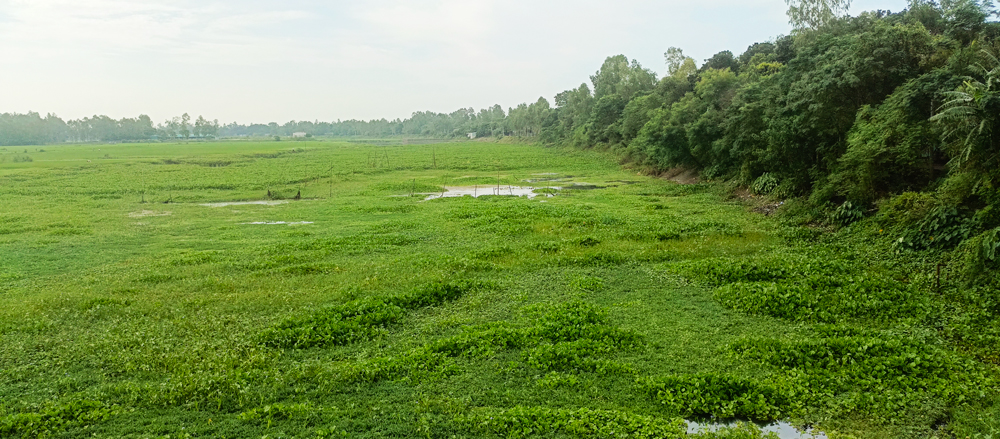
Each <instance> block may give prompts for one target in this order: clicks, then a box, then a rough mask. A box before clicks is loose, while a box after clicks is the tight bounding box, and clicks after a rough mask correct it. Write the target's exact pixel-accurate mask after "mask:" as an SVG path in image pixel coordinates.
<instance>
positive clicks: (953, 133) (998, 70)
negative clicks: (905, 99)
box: [931, 49, 1000, 171]
mask: <svg viewBox="0 0 1000 439" xmlns="http://www.w3.org/2000/svg"><path fill="white" fill-rule="evenodd" d="M981 54H982V59H983V62H982V63H979V64H976V65H974V66H972V69H973V71H974V73H976V75H977V76H979V77H980V78H981V79H982V81H980V79H978V78H974V77H971V76H970V77H966V78H965V83H964V84H963V85H962V86H961V87H959V89H958V90H955V91H951V92H947V93H945V96H947V97H948V101H947V102H945V103H944V105H942V106H941V108H940V109H939V110H938V114H935V115H934V117H932V118H931V120H932V121H934V122H941V123H943V124H945V125H947V130H946V131H945V139H946V140H950V141H951V142H952V145H953V147H954V148H956V149H957V150H956V151H955V154H953V159H952V160H953V161H954V163H953V165H954V166H953V168H954V169H959V168H974V169H978V170H985V171H996V170H997V168H998V165H1000V132H997V131H998V130H1000V60H998V58H997V55H996V52H995V51H994V50H988V49H984V50H982V52H981Z"/></svg>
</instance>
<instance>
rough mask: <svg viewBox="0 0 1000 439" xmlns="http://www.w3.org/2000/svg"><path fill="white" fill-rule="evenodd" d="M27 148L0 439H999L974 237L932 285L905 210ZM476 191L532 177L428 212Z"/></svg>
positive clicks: (481, 162)
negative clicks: (689, 433) (778, 438)
mask: <svg viewBox="0 0 1000 439" xmlns="http://www.w3.org/2000/svg"><path fill="white" fill-rule="evenodd" d="M292 145H294V146H296V147H291V146H292ZM27 153H29V154H30V155H31V156H32V158H33V161H14V160H2V161H0V199H2V200H3V207H2V210H0V394H2V395H4V398H2V399H0V436H4V437H17V438H21V437H76V436H91V435H96V436H98V437H109V436H111V437H135V438H146V437H167V436H169V437H263V436H268V437H310V438H311V437H387V436H394V437H453V436H454V437H538V436H545V437H633V438H645V437H667V438H671V437H678V438H679V437H685V430H686V427H685V426H684V423H683V419H684V418H688V419H696V420H697V419H704V418H711V417H715V418H717V419H732V418H735V419H742V420H745V421H750V420H753V421H772V420H787V421H791V422H793V423H795V424H797V425H813V426H816V427H818V428H819V429H821V430H824V431H826V432H828V433H830V434H840V435H853V436H854V437H928V436H935V435H936V436H938V437H948V436H952V435H953V436H955V437H966V436H970V437H981V438H985V437H990V436H989V435H995V434H996V433H997V432H998V431H1000V425H998V424H997V423H996V421H995V419H998V418H1000V416H998V415H1000V399H998V398H997V390H998V388H1000V383H998V382H997V378H998V375H997V372H998V369H997V365H998V359H1000V351H998V348H997V346H1000V325H998V323H997V322H998V320H997V318H996V315H997V313H1000V295H997V294H996V289H995V288H993V287H991V286H989V285H990V284H989V283H984V282H982V281H980V282H979V283H978V284H977V286H974V287H967V284H968V282H969V279H971V277H970V275H966V274H963V273H966V272H967V271H968V272H974V268H969V267H973V266H974V265H975V264H979V263H983V262H982V260H981V259H977V258H981V257H985V256H983V255H986V256H988V255H990V254H991V253H990V252H994V251H995V248H996V242H997V239H995V238H996V237H993V236H992V235H990V236H988V237H982V238H968V239H966V240H965V241H964V242H962V243H961V244H959V247H958V248H959V249H960V250H959V251H956V252H957V253H960V252H964V253H961V257H963V258H965V259H962V261H964V262H963V264H965V265H962V266H960V267H959V266H949V267H946V268H945V269H944V271H943V272H942V275H941V276H940V277H939V276H938V275H937V273H938V272H937V269H938V265H937V264H938V261H939V259H938V257H939V255H940V253H936V252H939V251H940V250H936V249H935V248H934V247H933V244H928V245H926V246H922V247H918V246H917V245H916V244H915V245H914V249H903V248H901V247H900V245H899V237H900V236H902V235H901V233H902V232H903V231H905V230H909V229H905V228H892V226H887V224H893V223H892V221H893V220H890V219H887V217H889V216H891V217H892V218H912V221H916V222H919V221H923V218H924V217H925V216H924V215H922V214H920V213H919V211H920V209H925V208H926V209H933V207H926V206H933V203H932V202H931V201H928V198H929V196H927V195H922V194H909V195H906V196H905V197H899V198H897V199H895V200H894V201H893V203H894V204H888V205H886V206H885V207H884V208H883V209H882V210H881V211H880V212H879V213H878V214H876V215H874V216H868V217H863V218H861V219H860V220H857V221H853V222H851V225H850V226H849V227H845V228H842V229H838V230H834V229H828V230H821V229H817V228H815V227H804V226H801V225H798V224H797V223H796V222H795V221H790V222H789V221H783V220H780V219H779V218H778V217H767V216H763V215H760V214H757V213H753V212H750V211H748V209H747V208H746V206H745V205H744V204H743V203H742V202H739V201H735V200H733V199H730V198H729V197H728V195H726V194H727V192H726V190H725V189H724V188H723V187H721V186H720V185H708V184H692V185H681V184H677V183H674V182H671V181H667V180H665V179H658V178H652V177H646V176H637V175H636V174H635V172H634V171H629V170H624V169H622V168H621V167H620V165H619V163H618V162H617V161H616V158H615V157H614V156H613V155H610V154H607V153H603V152H596V151H589V150H581V149H576V148H560V147H548V148H546V147H541V146H537V145H526V144H520V143H506V142H464V143H445V144H438V145H423V146H421V145H399V146H370V145H358V144H350V143H331V142H324V141H312V142H308V143H297V144H283V143H275V142H260V143H253V142H230V143H199V144H133V145H59V146H46V147H45V148H44V150H43V149H42V148H31V150H30V151H28V152H27ZM25 154H26V152H25V151H24V148H21V149H17V150H3V149H0V158H9V157H14V156H24V155H25ZM375 156H377V157H379V158H378V159H373V157H375ZM498 174H499V176H498ZM525 180H534V181H537V182H535V183H530V182H527V181H525ZM498 184H499V185H502V186H507V185H511V186H530V185H538V186H544V187H545V188H548V189H549V190H547V191H536V192H537V193H540V194H541V195H538V196H536V197H535V198H532V199H528V198H526V197H509V196H507V197H505V196H496V195H493V193H492V192H486V191H485V190H484V193H488V195H484V196H480V197H479V198H472V197H461V198H440V199H433V200H426V201H425V198H426V197H427V196H428V194H438V195H439V194H440V193H441V192H442V191H443V190H444V189H443V187H444V186H475V185H479V186H480V187H481V188H484V189H486V188H491V187H494V186H496V185H498ZM768 188H769V189H768ZM755 190H758V191H759V192H766V191H775V190H777V191H780V190H781V186H780V184H778V185H777V186H776V185H775V184H772V183H770V182H768V181H761V184H759V185H758V188H757V189H755ZM546 194H551V195H553V196H551V197H548V196H547V195H546ZM248 203H256V204H248ZM789 204H795V203H789ZM792 207H795V206H792ZM906 215H909V216H906ZM943 215H944V217H945V218H950V217H949V216H948V214H943ZM939 224H940V225H939V226H938V227H941V228H949V227H954V226H952V225H950V224H952V223H949V222H947V221H944V222H939ZM960 224H961V223H960ZM905 236H907V238H906V239H908V240H909V241H906V242H914V243H919V242H927V243H930V242H931V241H930V239H929V238H930V237H929V236H928V237H926V240H924V239H925V237H923V235H918V234H914V235H912V236H911V235H905ZM935 236H941V235H935ZM934 241H940V238H938V239H935V240H934ZM925 248H928V249H925ZM955 257H956V258H957V257H958V256H955ZM963 270H966V271H963ZM969 270H972V271H969ZM977 435H978V436H977ZM764 436H765V435H764V433H762V432H761V431H760V429H759V428H758V427H757V426H755V425H753V424H742V425H740V426H738V427H733V428H726V429H722V430H719V431H716V432H703V433H701V437H706V438H747V439H749V438H758V437H764ZM845 437H846V436H845Z"/></svg>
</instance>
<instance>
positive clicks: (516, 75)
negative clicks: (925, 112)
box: [0, 0, 906, 123]
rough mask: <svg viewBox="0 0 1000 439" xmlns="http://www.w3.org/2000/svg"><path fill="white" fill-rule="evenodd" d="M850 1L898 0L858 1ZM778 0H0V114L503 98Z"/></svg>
mask: <svg viewBox="0 0 1000 439" xmlns="http://www.w3.org/2000/svg"><path fill="white" fill-rule="evenodd" d="M854 3H855V5H854V8H853V10H852V13H857V12H860V11H863V10H871V9H890V10H893V11H898V10H901V9H903V8H904V7H905V6H906V1H905V0H882V1H878V0H855V2H854ZM785 9H786V6H785V2H784V1H782V0H700V1H690V0H686V1H675V0H660V1H638V0H615V1H591V0H504V1H494V0H464V1H458V0H406V1H403V0H376V1H368V0H365V1H342V0H328V1H308V0H286V1H281V2H277V1H260V0H240V1H235V0H222V1H212V0H208V1H186V0H180V1H151V0H127V1H123V0H0V112H22V113H23V112H26V111H29V110H30V111H37V112H40V113H43V114H44V113H48V112H52V113H56V114H57V115H59V116H60V117H63V118H64V119H75V118H79V117H84V116H90V115H94V114H107V115H109V116H112V117H115V118H120V117H124V116H129V117H133V116H136V115H138V114H140V113H143V114H148V115H150V116H151V117H152V118H153V120H154V121H156V122H161V121H163V120H165V119H167V118H169V117H172V116H176V115H179V114H181V113H184V112H187V113H190V114H191V115H192V116H196V115H199V114H200V115H204V116H205V117H207V118H209V119H219V120H220V122H223V123H225V122H231V121H239V122H242V123H247V122H268V121H277V122H286V121H288V120H292V119H294V120H314V119H319V120H335V119H352V118H357V119H372V118H382V117H385V118H388V119H393V118H397V117H400V118H403V117H407V116H409V115H410V114H411V113H412V112H414V111H420V110H431V111H437V112H450V111H453V110H455V109H458V108H460V107H474V108H476V109H479V108H483V107H487V106H491V105H493V104H500V105H502V106H503V107H504V108H505V109H506V108H508V107H511V106H515V105H517V104H518V103H520V102H526V101H528V102H530V101H534V100H536V99H538V97H539V96H544V97H546V98H547V99H549V101H550V102H551V101H552V97H553V96H554V95H555V94H556V93H558V92H560V91H562V90H565V89H569V88H573V87H576V86H578V85H579V84H580V83H582V82H585V81H586V82H589V75H591V74H593V73H594V71H596V70H597V69H598V68H599V67H600V65H601V63H602V62H603V61H604V58H606V57H607V56H609V55H615V54H619V53H621V54H625V55H626V56H628V57H629V58H636V59H638V60H639V62H640V63H642V64H643V65H644V66H646V67H649V68H651V69H653V70H654V71H656V72H657V73H658V74H660V75H662V74H663V72H664V71H665V70H666V68H665V65H664V62H663V52H664V51H665V50H666V49H667V48H668V47H670V46H677V47H680V48H682V49H684V51H685V53H686V54H687V55H689V56H692V57H694V58H695V59H696V60H698V61H699V62H701V61H702V60H704V59H705V58H708V57H710V56H711V55H712V54H714V53H716V52H719V51H722V50H731V51H733V53H735V54H737V55H738V54H739V53H741V52H742V51H743V50H745V49H746V47H747V46H748V45H749V44H751V43H753V42H756V41H766V40H768V39H771V38H772V37H774V36H776V35H779V34H783V33H788V32H789V30H790V27H789V26H788V24H787V19H786V17H785Z"/></svg>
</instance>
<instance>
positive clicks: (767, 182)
mask: <svg viewBox="0 0 1000 439" xmlns="http://www.w3.org/2000/svg"><path fill="white" fill-rule="evenodd" d="M777 188H778V179H777V178H775V177H774V176H773V175H771V174H770V173H767V172H765V173H763V174H761V176H760V177H757V179H756V180H754V181H753V184H751V185H750V190H752V191H753V193H755V194H757V195H768V194H770V193H772V192H774V190H775V189H777Z"/></svg>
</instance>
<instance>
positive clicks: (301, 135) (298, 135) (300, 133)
mask: <svg viewBox="0 0 1000 439" xmlns="http://www.w3.org/2000/svg"><path fill="white" fill-rule="evenodd" d="M300 137H306V133H302V132H299V133H292V138H293V139H297V138H300Z"/></svg>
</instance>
